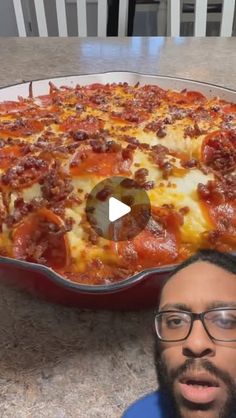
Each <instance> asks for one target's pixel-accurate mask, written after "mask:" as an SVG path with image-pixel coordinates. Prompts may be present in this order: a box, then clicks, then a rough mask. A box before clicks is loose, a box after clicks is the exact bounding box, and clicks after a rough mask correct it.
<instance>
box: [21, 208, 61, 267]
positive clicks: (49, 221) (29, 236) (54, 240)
mask: <svg viewBox="0 0 236 418" xmlns="http://www.w3.org/2000/svg"><path fill="white" fill-rule="evenodd" d="M65 232H66V229H65V227H64V223H63V221H62V219H61V218H59V217H58V216H57V215H56V214H55V213H54V212H52V211H51V210H49V209H46V208H42V209H40V210H39V211H38V212H36V213H34V214H31V215H29V216H28V217H27V218H25V219H24V221H23V222H21V223H20V224H19V225H18V226H17V227H16V228H15V230H14V231H13V256H14V258H17V259H20V260H25V261H30V262H33V263H43V264H46V265H47V266H49V267H52V268H55V269H58V268H62V267H65V266H66V265H67V264H68V261H69V244H68V238H67V235H66V234H65Z"/></svg>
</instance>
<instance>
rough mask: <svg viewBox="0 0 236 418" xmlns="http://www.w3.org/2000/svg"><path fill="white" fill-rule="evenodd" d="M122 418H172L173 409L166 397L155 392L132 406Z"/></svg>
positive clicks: (159, 392)
mask: <svg viewBox="0 0 236 418" xmlns="http://www.w3.org/2000/svg"><path fill="white" fill-rule="evenodd" d="M122 418H174V415H173V407H172V406H171V402H170V400H169V399H168V396H167V395H166V394H164V393H162V392H161V391H157V392H153V393H150V394H149V395H147V396H145V397H144V398H141V399H139V400H138V401H136V402H135V403H134V404H132V405H131V406H130V407H129V408H128V409H127V410H126V411H125V413H124V414H123V416H122Z"/></svg>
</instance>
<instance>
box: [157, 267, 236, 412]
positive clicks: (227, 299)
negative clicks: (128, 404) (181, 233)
mask: <svg viewBox="0 0 236 418" xmlns="http://www.w3.org/2000/svg"><path fill="white" fill-rule="evenodd" d="M181 305H183V307H182V308H181ZM218 306H219V307H223V306H224V307H236V277H235V275H234V274H231V273H229V272H227V271H226V270H224V269H221V268H220V267H218V266H215V265H214V264H210V263H208V262H202V261H198V262H195V263H193V264H191V265H190V266H188V267H186V268H184V269H182V270H181V271H179V272H178V273H176V274H175V275H174V276H173V277H172V278H171V279H170V280H169V281H168V282H167V283H166V285H165V286H164V288H163V291H162V295H161V300H160V305H159V311H164V310H172V309H174V310H180V309H181V310H185V311H186V310H187V311H191V312H196V313H200V312H204V311H207V310H208V309H212V308H214V307H218ZM158 376H159V383H160V387H161V388H162V389H166V390H167V391H168V392H169V395H170V396H172V398H173V400H174V404H175V406H176V409H177V411H176V416H177V415H179V416H180V417H181V418H222V417H223V418H230V417H236V342H219V341H213V340H212V339H211V338H210V337H209V336H208V334H207V332H206V331H205V329H204V327H203V325H202V323H201V321H200V320H196V321H194V323H193V328H192V331H191V334H190V335H189V337H188V338H187V339H186V340H184V341H180V342H174V343H173V342H168V343H167V342H160V343H159V344H158Z"/></svg>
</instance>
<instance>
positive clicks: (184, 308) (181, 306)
mask: <svg viewBox="0 0 236 418" xmlns="http://www.w3.org/2000/svg"><path fill="white" fill-rule="evenodd" d="M175 309H177V310H179V311H187V312H192V309H191V308H190V306H188V305H186V304H185V303H167V304H166V305H164V306H162V307H161V309H160V310H159V311H169V310H175Z"/></svg>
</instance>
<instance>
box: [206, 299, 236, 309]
mask: <svg viewBox="0 0 236 418" xmlns="http://www.w3.org/2000/svg"><path fill="white" fill-rule="evenodd" d="M217 308H236V302H235V301H232V302H224V301H223V300H216V301H214V302H212V303H210V304H209V305H207V309H217Z"/></svg>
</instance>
